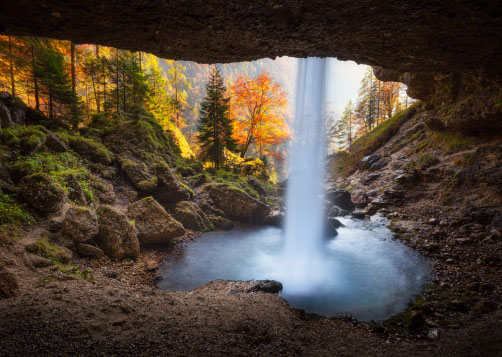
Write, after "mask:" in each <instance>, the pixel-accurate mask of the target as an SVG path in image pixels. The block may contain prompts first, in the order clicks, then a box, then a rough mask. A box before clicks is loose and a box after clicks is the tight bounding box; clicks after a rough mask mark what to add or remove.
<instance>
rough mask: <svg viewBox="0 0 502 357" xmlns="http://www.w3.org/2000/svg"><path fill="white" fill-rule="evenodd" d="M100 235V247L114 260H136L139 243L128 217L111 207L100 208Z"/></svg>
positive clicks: (98, 238) (98, 212)
mask: <svg viewBox="0 0 502 357" xmlns="http://www.w3.org/2000/svg"><path fill="white" fill-rule="evenodd" d="M96 213H97V215H98V222H99V233H98V236H97V238H96V241H97V243H98V246H99V247H100V248H101V249H103V251H104V253H105V254H106V255H107V256H108V257H110V258H111V259H113V260H122V259H125V258H132V259H136V258H137V257H138V256H139V241H138V237H137V236H136V232H135V231H134V227H133V226H132V225H131V223H130V222H129V220H128V219H127V216H126V215H125V214H123V213H121V212H119V211H118V210H116V209H114V208H112V207H109V206H99V207H98V209H97V211H96Z"/></svg>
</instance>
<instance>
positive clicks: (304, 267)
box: [281, 57, 329, 294]
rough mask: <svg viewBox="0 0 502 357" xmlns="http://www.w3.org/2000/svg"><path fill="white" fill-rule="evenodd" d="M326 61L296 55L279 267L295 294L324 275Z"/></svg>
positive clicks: (289, 287) (310, 287)
mask: <svg viewBox="0 0 502 357" xmlns="http://www.w3.org/2000/svg"><path fill="white" fill-rule="evenodd" d="M328 62H329V59H326V58H311V57H310V58H305V59H299V60H298V77H297V84H296V98H295V120H294V124H293V140H292V145H291V148H290V150H289V154H288V162H289V172H290V173H289V177H288V184H287V196H286V220H285V227H284V235H285V242H284V244H285V245H284V256H283V261H282V265H283V267H282V269H281V270H282V272H283V274H281V275H283V276H282V280H283V283H284V286H285V289H287V290H288V292H290V293H295V294H302V293H308V292H310V291H311V290H312V289H313V288H315V287H316V285H317V284H319V283H321V282H322V281H323V279H324V278H323V276H324V274H323V267H322V266H321V264H322V261H323V259H322V257H321V255H322V242H323V227H324V212H323V208H322V195H323V182H324V164H323V161H324V156H325V154H326V148H327V143H326V128H325V126H326V121H325V112H326V77H327V70H328Z"/></svg>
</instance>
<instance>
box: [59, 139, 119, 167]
mask: <svg viewBox="0 0 502 357" xmlns="http://www.w3.org/2000/svg"><path fill="white" fill-rule="evenodd" d="M66 139H67V140H68V143H69V145H70V147H71V148H72V149H73V150H75V151H76V152H77V153H78V154H80V155H82V156H84V157H86V158H88V159H89V160H91V161H94V162H97V163H101V164H103V165H110V164H111V163H112V161H113V159H114V156H113V154H112V153H111V152H110V151H109V150H108V149H107V148H106V147H105V146H104V145H103V144H101V143H98V142H97V141H94V140H92V139H89V138H85V137H83V136H67V137H66Z"/></svg>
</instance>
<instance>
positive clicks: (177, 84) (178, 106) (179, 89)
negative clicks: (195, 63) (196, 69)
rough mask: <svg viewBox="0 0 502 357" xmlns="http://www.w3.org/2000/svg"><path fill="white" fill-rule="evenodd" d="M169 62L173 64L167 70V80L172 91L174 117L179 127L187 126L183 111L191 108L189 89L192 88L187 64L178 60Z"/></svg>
mask: <svg viewBox="0 0 502 357" xmlns="http://www.w3.org/2000/svg"><path fill="white" fill-rule="evenodd" d="M169 62H170V64H171V67H170V68H169V71H168V72H167V80H168V83H169V87H170V88H169V89H170V92H171V101H172V118H173V121H174V123H175V124H176V126H177V127H178V128H182V127H184V126H185V122H184V120H183V112H184V111H185V110H187V109H190V108H191V106H190V104H189V103H188V93H187V90H189V89H191V88H192V85H191V83H190V82H189V81H188V80H187V78H186V75H185V71H186V66H184V65H183V64H182V63H181V62H177V61H169Z"/></svg>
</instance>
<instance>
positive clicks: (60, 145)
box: [40, 126, 68, 152]
mask: <svg viewBox="0 0 502 357" xmlns="http://www.w3.org/2000/svg"><path fill="white" fill-rule="evenodd" d="M40 130H42V131H43V132H44V133H45V137H46V139H45V145H46V146H47V147H48V148H49V149H51V150H53V151H56V152H65V151H68V146H67V145H66V144H65V143H64V142H63V141H62V140H61V139H60V138H59V137H58V136H57V135H56V134H54V133H53V132H52V131H50V130H49V129H47V128H45V127H43V126H41V127H40Z"/></svg>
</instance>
